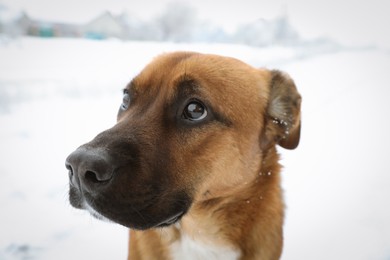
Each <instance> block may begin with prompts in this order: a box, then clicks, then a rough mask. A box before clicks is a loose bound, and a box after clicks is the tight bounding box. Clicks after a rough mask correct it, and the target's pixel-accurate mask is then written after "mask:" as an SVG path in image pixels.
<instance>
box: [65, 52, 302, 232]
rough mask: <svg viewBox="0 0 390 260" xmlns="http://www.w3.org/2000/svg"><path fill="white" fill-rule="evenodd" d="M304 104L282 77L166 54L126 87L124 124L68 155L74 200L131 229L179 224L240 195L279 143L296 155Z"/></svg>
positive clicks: (218, 60) (216, 59) (228, 62)
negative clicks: (197, 209) (206, 205)
mask: <svg viewBox="0 0 390 260" xmlns="http://www.w3.org/2000/svg"><path fill="white" fill-rule="evenodd" d="M300 101H301V98H300V95H299V94H298V92H297V90H296V88H295V85H294V83H293V81H292V80H291V79H290V78H289V77H288V76H287V75H286V74H284V73H281V72H278V71H268V70H258V69H255V68H252V67H250V66H249V65H246V64H244V63H242V62H240V61H238V60H236V59H232V58H227V57H221V56H215V55H204V54H198V53H185V52H177V53H171V54H165V55H162V56H159V57H158V58H156V59H155V60H154V61H153V62H152V63H150V64H149V65H148V66H146V68H145V69H144V70H143V71H142V72H141V73H140V74H139V75H138V76H136V77H135V78H134V79H133V80H132V81H131V82H130V83H129V84H128V86H127V87H126V88H125V89H124V91H123V102H122V104H121V106H120V109H119V112H118V121H117V124H116V125H115V126H113V127H112V128H110V129H108V130H106V131H104V132H102V133H100V134H99V135H97V136H96V137H95V138H94V139H93V140H92V141H91V142H89V143H87V144H84V145H82V146H81V147H79V148H78V149H77V150H76V151H74V152H73V153H72V154H70V155H69V157H68V158H67V160H66V167H67V168H68V169H69V177H70V192H69V194H70V202H71V204H72V205H73V206H74V207H76V208H83V209H88V210H90V212H91V213H92V214H94V215H95V216H98V217H104V218H107V219H109V220H111V221H114V222H117V223H119V224H122V225H124V226H127V227H130V228H135V229H147V228H153V227H162V226H167V225H170V224H172V223H175V222H176V221H178V220H179V219H180V218H181V217H182V216H183V215H185V214H186V213H187V212H188V211H189V210H190V209H191V207H192V206H193V205H194V204H196V203H199V202H200V201H202V200H206V199H211V198H217V197H224V196H229V195H231V194H232V191H233V190H234V189H236V188H237V187H239V186H240V185H241V184H242V183H243V182H244V181H248V179H250V178H252V177H250V176H252V175H256V174H257V171H258V170H259V168H260V164H261V161H262V158H263V155H264V154H265V153H267V151H268V150H269V149H274V147H275V145H276V144H279V145H280V146H282V147H285V148H288V149H294V148H295V147H296V146H297V145H298V142H299V132H300ZM253 178H254V177H253Z"/></svg>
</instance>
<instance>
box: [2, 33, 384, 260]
mask: <svg viewBox="0 0 390 260" xmlns="http://www.w3.org/2000/svg"><path fill="white" fill-rule="evenodd" d="M173 50H194V51H200V52H207V53H216V54H222V55H228V56H233V57H236V58H239V59H242V60H243V61H245V62H248V63H250V64H252V65H254V66H257V67H268V68H277V69H281V70H284V71H286V72H288V73H289V74H290V76H291V77H292V78H293V79H294V80H295V83H296V85H297V86H298V89H299V91H300V93H301V94H302V96H303V103H302V114H303V116H302V117H303V121H302V134H301V143H300V145H299V147H298V149H296V150H294V151H287V150H283V149H280V151H281V153H282V158H283V159H282V164H283V165H284V169H283V174H282V177H283V188H284V191H285V194H284V195H285V199H286V205H287V210H286V222H285V247H284V253H283V257H282V259H293V260H294V259H320V260H321V259H362V260H363V259H389V258H390V207H389V204H390V201H389V200H390V189H389V187H390V175H389V173H390V166H389V164H388V163H387V159H388V158H387V157H388V148H389V146H390V138H389V135H388V133H389V132H390V125H389V123H388V118H389V116H388V113H389V111H390V102H388V99H389V98H390V90H389V86H390V77H389V76H388V68H389V67H390V52H388V51H387V52H386V51H382V50H377V49H371V50H360V51H358V50H341V51H339V52H324V53H322V54H321V52H320V51H317V52H316V55H313V54H312V53H310V55H304V54H305V53H304V50H302V48H301V49H300V48H298V47H297V48H282V47H275V48H263V49H256V48H250V47H245V46H239V45H221V44H197V45H191V44H171V43H152V42H122V41H117V40H109V41H99V42H96V41H88V40H80V39H79V40H76V39H44V40H43V39H34V38H22V39H19V40H15V41H11V42H9V43H7V44H0V144H1V145H0V158H1V159H0V173H1V182H0V208H1V214H0V259H5V260H9V259H44V260H45V259H48V260H49V259H97V260H99V259H125V258H126V254H127V236H128V234H127V230H126V229H125V228H123V227H121V226H119V225H116V224H113V223H105V222H101V221H98V220H95V219H93V218H92V217H91V216H89V214H88V213H87V212H84V211H79V210H76V209H74V208H72V207H71V206H70V205H69V203H68V197H67V191H68V184H67V183H68V176H67V171H66V169H65V167H64V160H65V158H66V156H67V155H68V154H69V153H70V152H72V151H73V150H74V149H75V148H76V147H78V146H79V145H81V144H82V143H84V142H87V141H89V140H90V139H92V138H93V137H94V136H95V135H96V134H97V133H99V132H100V131H102V130H103V129H106V128H109V127H111V126H112V125H113V124H115V118H116V112H117V109H118V108H119V105H120V103H121V100H122V96H121V95H122V92H121V90H122V88H123V87H124V86H125V84H126V83H127V82H128V81H129V80H130V79H131V78H132V77H133V76H134V75H135V74H136V73H137V72H138V71H139V70H141V69H142V68H143V67H144V66H145V65H146V64H147V63H148V62H149V61H150V60H151V59H152V58H153V57H154V56H156V55H158V54H160V53H162V52H167V51H173Z"/></svg>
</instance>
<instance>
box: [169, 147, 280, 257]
mask: <svg viewBox="0 0 390 260" xmlns="http://www.w3.org/2000/svg"><path fill="white" fill-rule="evenodd" d="M278 159H279V156H278V155H277V153H276V151H275V150H274V151H272V152H269V153H267V154H266V155H265V156H264V159H263V162H262V165H261V169H260V170H259V171H258V172H256V173H252V174H256V176H255V177H254V178H253V179H252V181H251V182H248V183H243V184H242V185H240V186H239V187H237V189H236V192H235V195H234V196H227V197H222V198H212V199H209V200H206V201H202V202H199V203H196V204H195V205H193V208H192V209H191V211H190V213H189V214H187V215H186V216H184V217H183V219H182V220H181V222H180V223H178V224H176V225H174V226H172V227H170V228H168V229H167V230H165V231H164V230H163V231H162V232H163V233H164V234H165V236H167V235H168V237H169V240H170V241H172V242H171V243H170V244H171V246H170V248H171V251H172V252H175V253H174V254H176V256H177V257H179V258H180V254H181V252H186V256H187V258H188V255H189V254H190V251H192V253H193V255H198V256H199V257H200V258H199V259H238V258H239V256H241V257H243V258H245V259H251V258H253V259H270V257H271V256H269V255H264V254H263V253H262V250H261V248H262V247H267V248H268V251H267V252H268V253H269V252H270V251H269V249H270V248H272V247H273V246H274V245H273V244H274V242H275V240H278V241H280V245H281V244H282V242H281V241H282V223H283V203H282V199H281V191H280V176H279V171H280V165H279V164H278V163H277V161H278ZM275 194H276V195H275ZM265 201H267V203H265ZM270 201H272V203H270ZM269 205H272V207H270V206H269ZM269 218H273V219H275V220H276V221H274V222H272V223H277V226H272V227H271V226H269V223H270V222H269V221H267V219H269ZM260 231H261V232H260ZM259 236H261V237H259ZM198 249H199V250H198ZM183 250H184V251H183ZM275 251H279V252H273V255H275V254H276V255H278V254H279V255H280V251H281V247H280V248H275ZM222 252H225V253H222ZM212 255H213V256H218V257H217V258H215V257H211V256H212ZM179 258H175V259H179ZM189 259H191V258H189ZM271 259H272V257H271Z"/></svg>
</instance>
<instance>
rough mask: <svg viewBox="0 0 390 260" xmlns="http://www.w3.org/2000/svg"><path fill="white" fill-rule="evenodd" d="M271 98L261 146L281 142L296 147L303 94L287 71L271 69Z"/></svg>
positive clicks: (286, 145) (264, 148) (289, 146)
mask: <svg viewBox="0 0 390 260" xmlns="http://www.w3.org/2000/svg"><path fill="white" fill-rule="evenodd" d="M270 73H271V79H270V81H269V82H270V83H269V84H270V85H269V99H268V105H267V108H266V115H265V125H264V130H263V133H262V137H261V148H262V149H263V150H266V149H268V148H269V147H270V146H271V145H274V144H279V145H280V146H282V147H283V148H285V149H295V148H296V147H297V146H298V144H299V139H300V133H301V96H300V95H299V93H298V91H297V88H296V87H295V84H294V81H293V80H292V79H291V78H290V76H288V75H287V74H286V73H284V72H281V71H277V70H273V71H270Z"/></svg>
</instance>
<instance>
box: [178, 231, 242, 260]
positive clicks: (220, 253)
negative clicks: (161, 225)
mask: <svg viewBox="0 0 390 260" xmlns="http://www.w3.org/2000/svg"><path fill="white" fill-rule="evenodd" d="M171 252H172V256H173V259H174V260H179V259H180V260H183V259H185V260H204V259H208V260H236V259H238V258H239V256H240V254H239V252H238V251H236V250H233V249H231V248H227V247H215V246H211V245H207V244H204V243H202V242H198V241H194V240H193V239H191V238H189V237H188V236H186V235H184V236H182V237H181V239H180V240H179V241H177V242H175V243H173V244H172V246H171Z"/></svg>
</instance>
